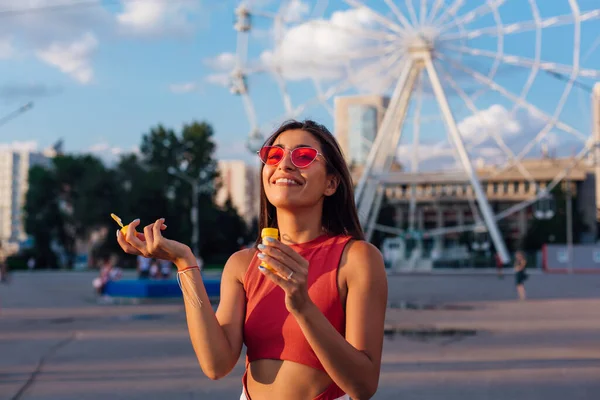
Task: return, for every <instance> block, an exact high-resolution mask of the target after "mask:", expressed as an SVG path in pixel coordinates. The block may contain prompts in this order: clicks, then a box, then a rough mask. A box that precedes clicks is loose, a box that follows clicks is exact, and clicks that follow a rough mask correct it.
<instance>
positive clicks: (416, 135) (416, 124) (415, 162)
mask: <svg viewBox="0 0 600 400" xmlns="http://www.w3.org/2000/svg"><path fill="white" fill-rule="evenodd" d="M423 74H424V72H423V71H421V72H420V73H419V76H418V77H417V82H416V85H417V86H416V94H415V116H414V118H413V148H412V154H411V168H410V169H411V172H412V173H413V174H416V173H418V172H419V146H420V144H421V140H420V134H421V107H422V105H423V104H422V103H423ZM410 191H411V196H410V203H409V216H408V220H409V226H410V229H411V230H413V229H415V216H416V212H417V185H416V183H414V182H413V183H412V184H411V187H410Z"/></svg>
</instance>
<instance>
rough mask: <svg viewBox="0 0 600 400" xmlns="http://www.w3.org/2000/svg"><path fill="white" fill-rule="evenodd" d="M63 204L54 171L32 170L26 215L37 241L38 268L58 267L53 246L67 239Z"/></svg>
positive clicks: (30, 171)
mask: <svg viewBox="0 0 600 400" xmlns="http://www.w3.org/2000/svg"><path fill="white" fill-rule="evenodd" d="M59 200H60V193H59V185H58V182H57V181H56V177H55V176H54V174H53V173H52V171H51V170H50V169H46V168H44V167H42V166H34V167H32V168H31V169H30V170H29V190H28V191H27V195H26V197H25V207H24V210H23V211H24V224H25V231H26V232H27V233H28V234H29V235H30V236H32V237H33V241H34V252H35V254H36V257H35V258H36V264H37V265H43V266H56V265H57V263H56V255H55V254H54V253H53V252H52V249H51V244H52V241H53V240H56V239H57V238H58V237H62V238H63V240H64V235H65V232H64V231H63V217H62V214H61V212H60V207H59Z"/></svg>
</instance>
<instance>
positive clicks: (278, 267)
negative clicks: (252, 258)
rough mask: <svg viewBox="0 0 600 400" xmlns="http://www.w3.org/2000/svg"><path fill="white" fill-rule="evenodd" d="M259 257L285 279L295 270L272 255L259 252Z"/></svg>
mask: <svg viewBox="0 0 600 400" xmlns="http://www.w3.org/2000/svg"><path fill="white" fill-rule="evenodd" d="M258 258H260V259H261V260H263V261H264V262H265V263H267V265H268V266H269V268H271V269H272V270H274V271H275V273H277V274H278V275H279V276H280V277H282V278H283V279H285V280H287V277H288V276H289V275H290V273H291V272H292V271H293V270H292V269H291V268H288V267H287V266H285V265H284V264H283V263H282V262H281V261H279V260H277V259H275V258H273V257H271V256H268V255H266V254H264V253H259V254H258Z"/></svg>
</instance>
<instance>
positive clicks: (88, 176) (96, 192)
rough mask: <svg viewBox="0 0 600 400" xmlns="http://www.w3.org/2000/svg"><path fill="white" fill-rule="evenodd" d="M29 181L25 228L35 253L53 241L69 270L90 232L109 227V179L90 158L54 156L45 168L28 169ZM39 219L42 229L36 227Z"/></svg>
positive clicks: (112, 186) (111, 192)
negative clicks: (35, 250) (34, 242)
mask: <svg viewBox="0 0 600 400" xmlns="http://www.w3.org/2000/svg"><path fill="white" fill-rule="evenodd" d="M29 179H30V182H29V191H28V195H27V199H26V203H25V214H26V219H25V226H26V230H27V232H28V233H29V234H30V235H32V236H33V237H34V240H35V241H36V248H37V250H38V253H39V254H40V255H41V254H47V253H48V251H49V248H50V243H52V241H53V240H54V241H56V243H57V244H59V245H60V246H61V247H62V248H63V249H64V251H65V254H66V257H67V260H66V261H67V266H69V267H71V266H72V265H73V262H74V260H75V256H76V252H77V246H78V244H79V245H83V246H86V244H87V243H89V239H90V236H91V235H92V233H94V232H97V231H98V230H100V229H102V228H104V227H108V226H109V224H110V223H111V221H110V219H109V218H108V216H109V214H110V212H111V209H112V207H113V204H114V202H115V199H116V198H117V195H118V193H117V188H116V187H115V186H116V182H115V179H114V176H113V175H112V174H111V172H110V171H109V170H107V169H106V168H105V166H104V165H103V163H102V162H101V161H100V160H99V159H98V158H96V157H94V156H91V155H64V156H58V157H55V158H54V159H53V160H52V166H51V168H49V169H44V168H41V167H34V168H32V169H31V171H30V175H29ZM49 199H51V200H49ZM40 219H43V220H44V221H45V224H44V226H40V225H39V224H38V223H37V221H39V220H40ZM38 242H39V244H38ZM46 258H47V257H46ZM40 265H45V263H44V264H40Z"/></svg>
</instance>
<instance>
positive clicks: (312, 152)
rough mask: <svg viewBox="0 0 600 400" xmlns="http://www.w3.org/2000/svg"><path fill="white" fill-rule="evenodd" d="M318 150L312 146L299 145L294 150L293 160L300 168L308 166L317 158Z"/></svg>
mask: <svg viewBox="0 0 600 400" xmlns="http://www.w3.org/2000/svg"><path fill="white" fill-rule="evenodd" d="M317 154H318V152H317V150H316V149H313V148H311V147H299V148H297V149H295V150H294V151H293V152H292V162H293V163H294V165H295V166H296V167H298V168H303V167H306V166H308V165H309V164H310V163H312V162H313V161H315V158H317Z"/></svg>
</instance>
